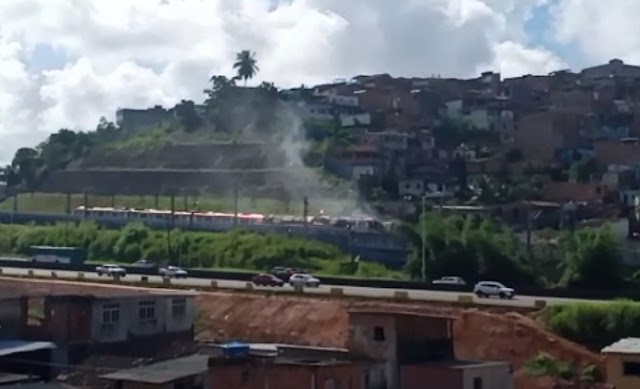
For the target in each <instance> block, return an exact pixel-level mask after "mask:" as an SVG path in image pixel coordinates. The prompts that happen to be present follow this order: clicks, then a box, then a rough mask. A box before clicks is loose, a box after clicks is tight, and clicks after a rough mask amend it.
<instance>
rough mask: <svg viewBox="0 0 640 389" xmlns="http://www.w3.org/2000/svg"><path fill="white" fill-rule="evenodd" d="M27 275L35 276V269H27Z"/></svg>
mask: <svg viewBox="0 0 640 389" xmlns="http://www.w3.org/2000/svg"><path fill="white" fill-rule="evenodd" d="M27 275H28V276H29V277H33V270H31V269H29V270H28V271H27Z"/></svg>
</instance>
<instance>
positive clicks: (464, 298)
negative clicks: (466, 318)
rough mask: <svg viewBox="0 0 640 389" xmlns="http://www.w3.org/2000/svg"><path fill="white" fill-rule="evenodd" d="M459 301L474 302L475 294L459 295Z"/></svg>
mask: <svg viewBox="0 0 640 389" xmlns="http://www.w3.org/2000/svg"><path fill="white" fill-rule="evenodd" d="M458 301H459V302H461V303H472V302H473V296H469V295H466V294H461V295H458Z"/></svg>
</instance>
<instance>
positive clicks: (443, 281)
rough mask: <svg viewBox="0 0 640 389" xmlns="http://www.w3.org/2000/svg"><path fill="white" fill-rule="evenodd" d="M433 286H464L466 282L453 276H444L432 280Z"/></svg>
mask: <svg viewBox="0 0 640 389" xmlns="http://www.w3.org/2000/svg"><path fill="white" fill-rule="evenodd" d="M431 283H432V284H433V285H447V286H465V285H467V283H466V282H464V280H463V279H462V278H461V277H455V276H446V277H442V278H438V279H437V280H433V282H431Z"/></svg>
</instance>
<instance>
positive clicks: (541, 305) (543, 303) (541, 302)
mask: <svg viewBox="0 0 640 389" xmlns="http://www.w3.org/2000/svg"><path fill="white" fill-rule="evenodd" d="M533 305H534V306H535V307H536V308H538V309H542V308H544V307H546V306H547V302H546V301H544V300H536V301H534V302H533Z"/></svg>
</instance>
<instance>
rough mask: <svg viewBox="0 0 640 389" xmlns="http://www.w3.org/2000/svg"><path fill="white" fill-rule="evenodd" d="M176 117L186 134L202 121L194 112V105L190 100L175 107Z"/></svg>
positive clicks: (183, 101)
mask: <svg viewBox="0 0 640 389" xmlns="http://www.w3.org/2000/svg"><path fill="white" fill-rule="evenodd" d="M175 110H176V117H177V118H178V121H179V122H180V125H181V126H182V128H184V130H185V131H186V132H192V131H194V130H196V129H197V128H198V127H199V126H200V124H201V123H202V120H201V119H200V116H199V115H198V112H197V111H196V104H195V103H194V102H193V101H191V100H182V101H181V102H180V103H179V104H176V106H175Z"/></svg>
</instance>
